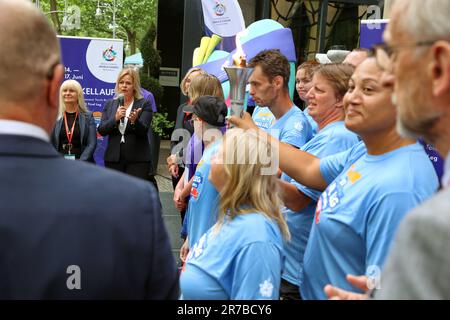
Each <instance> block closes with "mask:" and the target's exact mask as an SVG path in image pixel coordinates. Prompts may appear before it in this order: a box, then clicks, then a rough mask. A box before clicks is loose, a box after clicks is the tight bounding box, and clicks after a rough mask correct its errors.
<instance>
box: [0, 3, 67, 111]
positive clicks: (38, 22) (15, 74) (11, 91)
mask: <svg viewBox="0 0 450 320" xmlns="http://www.w3.org/2000/svg"><path fill="white" fill-rule="evenodd" d="M0 46H1V50H0V70H1V72H0V83H1V84H2V85H1V86H0V102H2V101H8V102H24V101H26V100H29V99H32V98H33V97H35V96H36V95H38V94H39V92H41V91H42V89H43V86H44V82H45V80H46V78H49V77H51V76H52V69H53V67H54V66H55V65H56V64H57V63H58V62H59V61H60V50H59V42H58V39H57V37H56V33H55V31H54V30H53V29H52V27H51V26H50V25H49V24H48V22H47V19H46V18H45V16H44V15H43V14H42V13H41V12H40V11H39V10H38V9H37V8H36V7H35V6H34V5H33V4H32V3H31V2H30V1H27V0H0ZM0 112H1V105H0Z"/></svg>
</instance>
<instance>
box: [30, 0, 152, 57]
mask: <svg viewBox="0 0 450 320" xmlns="http://www.w3.org/2000/svg"><path fill="white" fill-rule="evenodd" d="M33 2H36V1H35V0H34V1H33ZM115 2H116V6H115V13H116V25H117V27H116V38H118V39H123V40H124V42H127V41H129V46H130V52H128V54H134V53H135V49H136V48H139V46H140V43H139V42H140V39H141V38H142V36H143V35H144V34H145V32H146V31H147V29H148V26H149V25H151V24H153V23H154V22H155V21H156V16H157V5H158V1H157V0H139V1H136V0H115ZM97 4H99V5H100V9H101V11H102V14H101V16H99V17H98V16H96V15H95V13H96V9H97ZM113 4H114V1H113V0H100V1H97V0H40V7H41V10H42V11H43V12H44V13H46V17H47V18H48V19H49V21H50V22H51V24H52V25H53V26H54V28H55V30H56V31H57V33H58V34H59V35H66V36H81V37H93V38H112V35H113V30H112V29H111V28H110V27H111V26H112V21H113V11H114V10H113V9H114V6H113ZM72 5H76V6H78V7H79V8H80V11H81V25H80V26H81V28H80V29H75V30H64V29H62V28H61V23H62V21H63V17H64V11H65V10H66V9H67V8H69V7H70V6H72ZM51 11H57V12H52V13H51Z"/></svg>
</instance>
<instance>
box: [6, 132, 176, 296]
mask: <svg viewBox="0 0 450 320" xmlns="http://www.w3.org/2000/svg"><path fill="white" fill-rule="evenodd" d="M0 177H1V179H0V203H1V206H0V213H1V218H0V299H176V298H177V295H178V278H177V268H176V264H175V260H174V257H173V255H172V252H171V246H170V242H169V237H168V235H167V232H166V228H165V226H164V223H163V219H162V216H161V206H160V204H159V201H158V195H157V192H156V191H155V188H154V187H153V185H152V184H150V183H148V182H145V181H143V180H140V179H136V178H133V177H130V176H128V175H125V174H123V173H120V172H117V171H113V170H109V169H105V168H100V167H97V166H95V165H92V164H90V163H86V162H83V161H68V160H65V159H64V158H63V157H61V156H60V155H59V154H58V153H57V152H56V150H55V149H54V148H53V146H52V145H51V144H50V143H47V142H44V141H42V140H39V139H36V138H32V137H25V136H18V135H0ZM74 265H75V266H78V267H79V271H80V272H79V273H77V272H76V271H72V270H71V268H70V266H74ZM77 275H80V277H79V278H77ZM77 279H78V280H79V282H77V281H78V280H77ZM68 284H69V286H68ZM75 284H80V287H81V288H80V289H76V288H75V289H73V286H74V285H75ZM68 287H70V288H72V290H71V289H69V288H68Z"/></svg>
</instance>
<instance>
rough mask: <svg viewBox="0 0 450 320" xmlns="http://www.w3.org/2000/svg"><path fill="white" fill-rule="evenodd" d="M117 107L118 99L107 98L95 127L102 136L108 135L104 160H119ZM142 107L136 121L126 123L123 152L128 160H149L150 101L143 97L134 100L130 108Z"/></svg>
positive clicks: (119, 137) (120, 136)
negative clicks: (97, 124) (99, 120)
mask: <svg viewBox="0 0 450 320" xmlns="http://www.w3.org/2000/svg"><path fill="white" fill-rule="evenodd" d="M118 107H119V100H108V101H107V102H106V104H105V107H104V109H103V113H102V120H101V122H100V124H99V126H98V128H97V130H98V133H100V134H101V135H102V136H108V146H107V148H106V151H105V158H104V159H105V161H110V162H119V160H120V140H121V138H122V135H121V133H120V131H119V121H116V119H115V115H116V112H117V108H118ZM139 108H142V110H141V112H140V114H139V116H138V119H137V120H136V123H135V124H134V125H132V124H131V123H130V122H128V123H127V127H126V129H125V144H124V145H123V148H125V153H126V157H127V161H128V162H149V161H151V154H150V145H149V141H148V135H147V133H148V130H149V127H150V125H151V122H152V115H153V113H152V109H151V105H150V102H149V101H148V100H145V99H139V100H135V101H134V103H133V108H132V110H135V109H139Z"/></svg>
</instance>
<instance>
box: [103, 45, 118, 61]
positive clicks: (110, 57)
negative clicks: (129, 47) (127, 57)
mask: <svg viewBox="0 0 450 320" xmlns="http://www.w3.org/2000/svg"><path fill="white" fill-rule="evenodd" d="M116 57H117V52H115V51H114V50H113V47H112V46H111V47H110V48H108V49H106V50H105V51H103V59H105V61H110V62H111V61H114V60H116Z"/></svg>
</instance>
